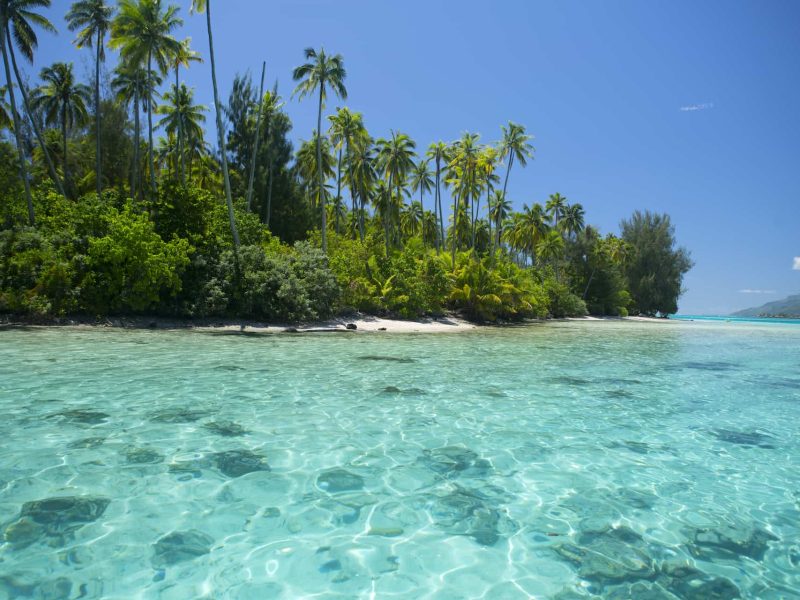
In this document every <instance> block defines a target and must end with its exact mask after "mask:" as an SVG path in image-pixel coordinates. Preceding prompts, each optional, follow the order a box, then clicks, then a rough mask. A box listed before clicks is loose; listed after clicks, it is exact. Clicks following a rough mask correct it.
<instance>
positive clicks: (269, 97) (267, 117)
mask: <svg viewBox="0 0 800 600" xmlns="http://www.w3.org/2000/svg"><path fill="white" fill-rule="evenodd" d="M282 107H283V102H281V97H280V96H279V95H278V83H277V82H275V86H274V87H273V89H272V91H271V92H267V93H265V94H264V98H263V100H262V101H261V111H262V114H263V115H264V122H265V123H266V138H267V179H268V180H269V183H268V185H267V206H266V215H265V216H264V217H263V218H264V223H265V224H266V225H267V227H269V221H270V218H271V216H272V183H273V179H274V177H273V173H272V169H273V162H274V157H273V155H274V152H273V146H274V143H273V135H272V123H273V120H274V118H275V116H276V115H277V114H278V112H279V111H280V109H281V108H282Z"/></svg>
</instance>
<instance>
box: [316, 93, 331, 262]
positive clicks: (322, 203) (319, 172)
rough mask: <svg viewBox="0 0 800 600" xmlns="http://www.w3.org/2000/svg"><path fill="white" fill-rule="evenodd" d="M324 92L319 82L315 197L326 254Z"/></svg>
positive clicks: (326, 212)
mask: <svg viewBox="0 0 800 600" xmlns="http://www.w3.org/2000/svg"><path fill="white" fill-rule="evenodd" d="M324 90H325V81H324V80H323V81H320V82H319V110H318V111H317V176H318V179H319V181H318V184H319V187H318V189H317V195H318V197H319V204H320V207H321V208H322V251H323V252H324V253H325V254H327V253H328V211H327V209H326V208H325V194H324V193H323V190H322V93H323V91H324Z"/></svg>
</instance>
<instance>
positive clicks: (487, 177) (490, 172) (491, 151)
mask: <svg viewBox="0 0 800 600" xmlns="http://www.w3.org/2000/svg"><path fill="white" fill-rule="evenodd" d="M499 160H500V151H499V150H498V149H497V148H495V147H494V146H487V147H486V148H484V149H483V151H482V152H481V153H480V156H479V157H478V165H477V167H478V174H479V177H480V180H481V183H482V184H483V185H485V186H486V209H487V210H489V209H490V208H491V207H490V199H491V196H492V186H493V184H496V183H499V182H500V177H499V176H498V175H497V174H496V173H495V170H496V169H497V163H498V162H499ZM480 207H481V203H480V200H477V201H476V202H475V212H474V216H473V218H472V246H473V248H474V247H475V233H476V231H477V230H476V224H477V220H478V218H479V217H480ZM491 227H492V225H491V220H490V221H489V233H490V235H491Z"/></svg>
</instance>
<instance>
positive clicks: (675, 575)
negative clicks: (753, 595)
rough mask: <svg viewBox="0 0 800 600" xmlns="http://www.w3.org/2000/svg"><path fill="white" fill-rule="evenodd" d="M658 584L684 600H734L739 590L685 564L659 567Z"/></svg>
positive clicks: (727, 581) (739, 593)
mask: <svg viewBox="0 0 800 600" xmlns="http://www.w3.org/2000/svg"><path fill="white" fill-rule="evenodd" d="M657 581H658V583H659V584H660V585H661V586H663V587H664V588H666V589H667V590H669V591H670V592H672V593H673V594H675V595H676V596H678V598H682V599H685V600H736V599H737V598H742V593H741V591H739V588H738V587H736V585H735V584H734V583H733V582H732V581H731V580H730V579H726V578H725V577H714V576H712V575H709V574H708V573H704V572H703V571H700V570H699V569H696V568H695V567H692V566H690V565H688V564H685V563H680V562H674V561H668V562H666V563H664V564H663V565H662V567H661V571H660V573H659V575H658V579H657Z"/></svg>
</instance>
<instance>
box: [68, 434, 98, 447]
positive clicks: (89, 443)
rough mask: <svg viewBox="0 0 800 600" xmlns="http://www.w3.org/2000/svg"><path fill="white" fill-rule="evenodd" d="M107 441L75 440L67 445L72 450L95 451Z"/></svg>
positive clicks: (94, 438) (92, 439)
mask: <svg viewBox="0 0 800 600" xmlns="http://www.w3.org/2000/svg"><path fill="white" fill-rule="evenodd" d="M105 441H106V438H104V437H87V438H82V439H80V440H75V441H74V442H71V443H69V444H68V445H67V448H69V449H70V450H78V449H88V450H93V449H95V448H99V447H100V446H102V445H103V443H104V442H105Z"/></svg>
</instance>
